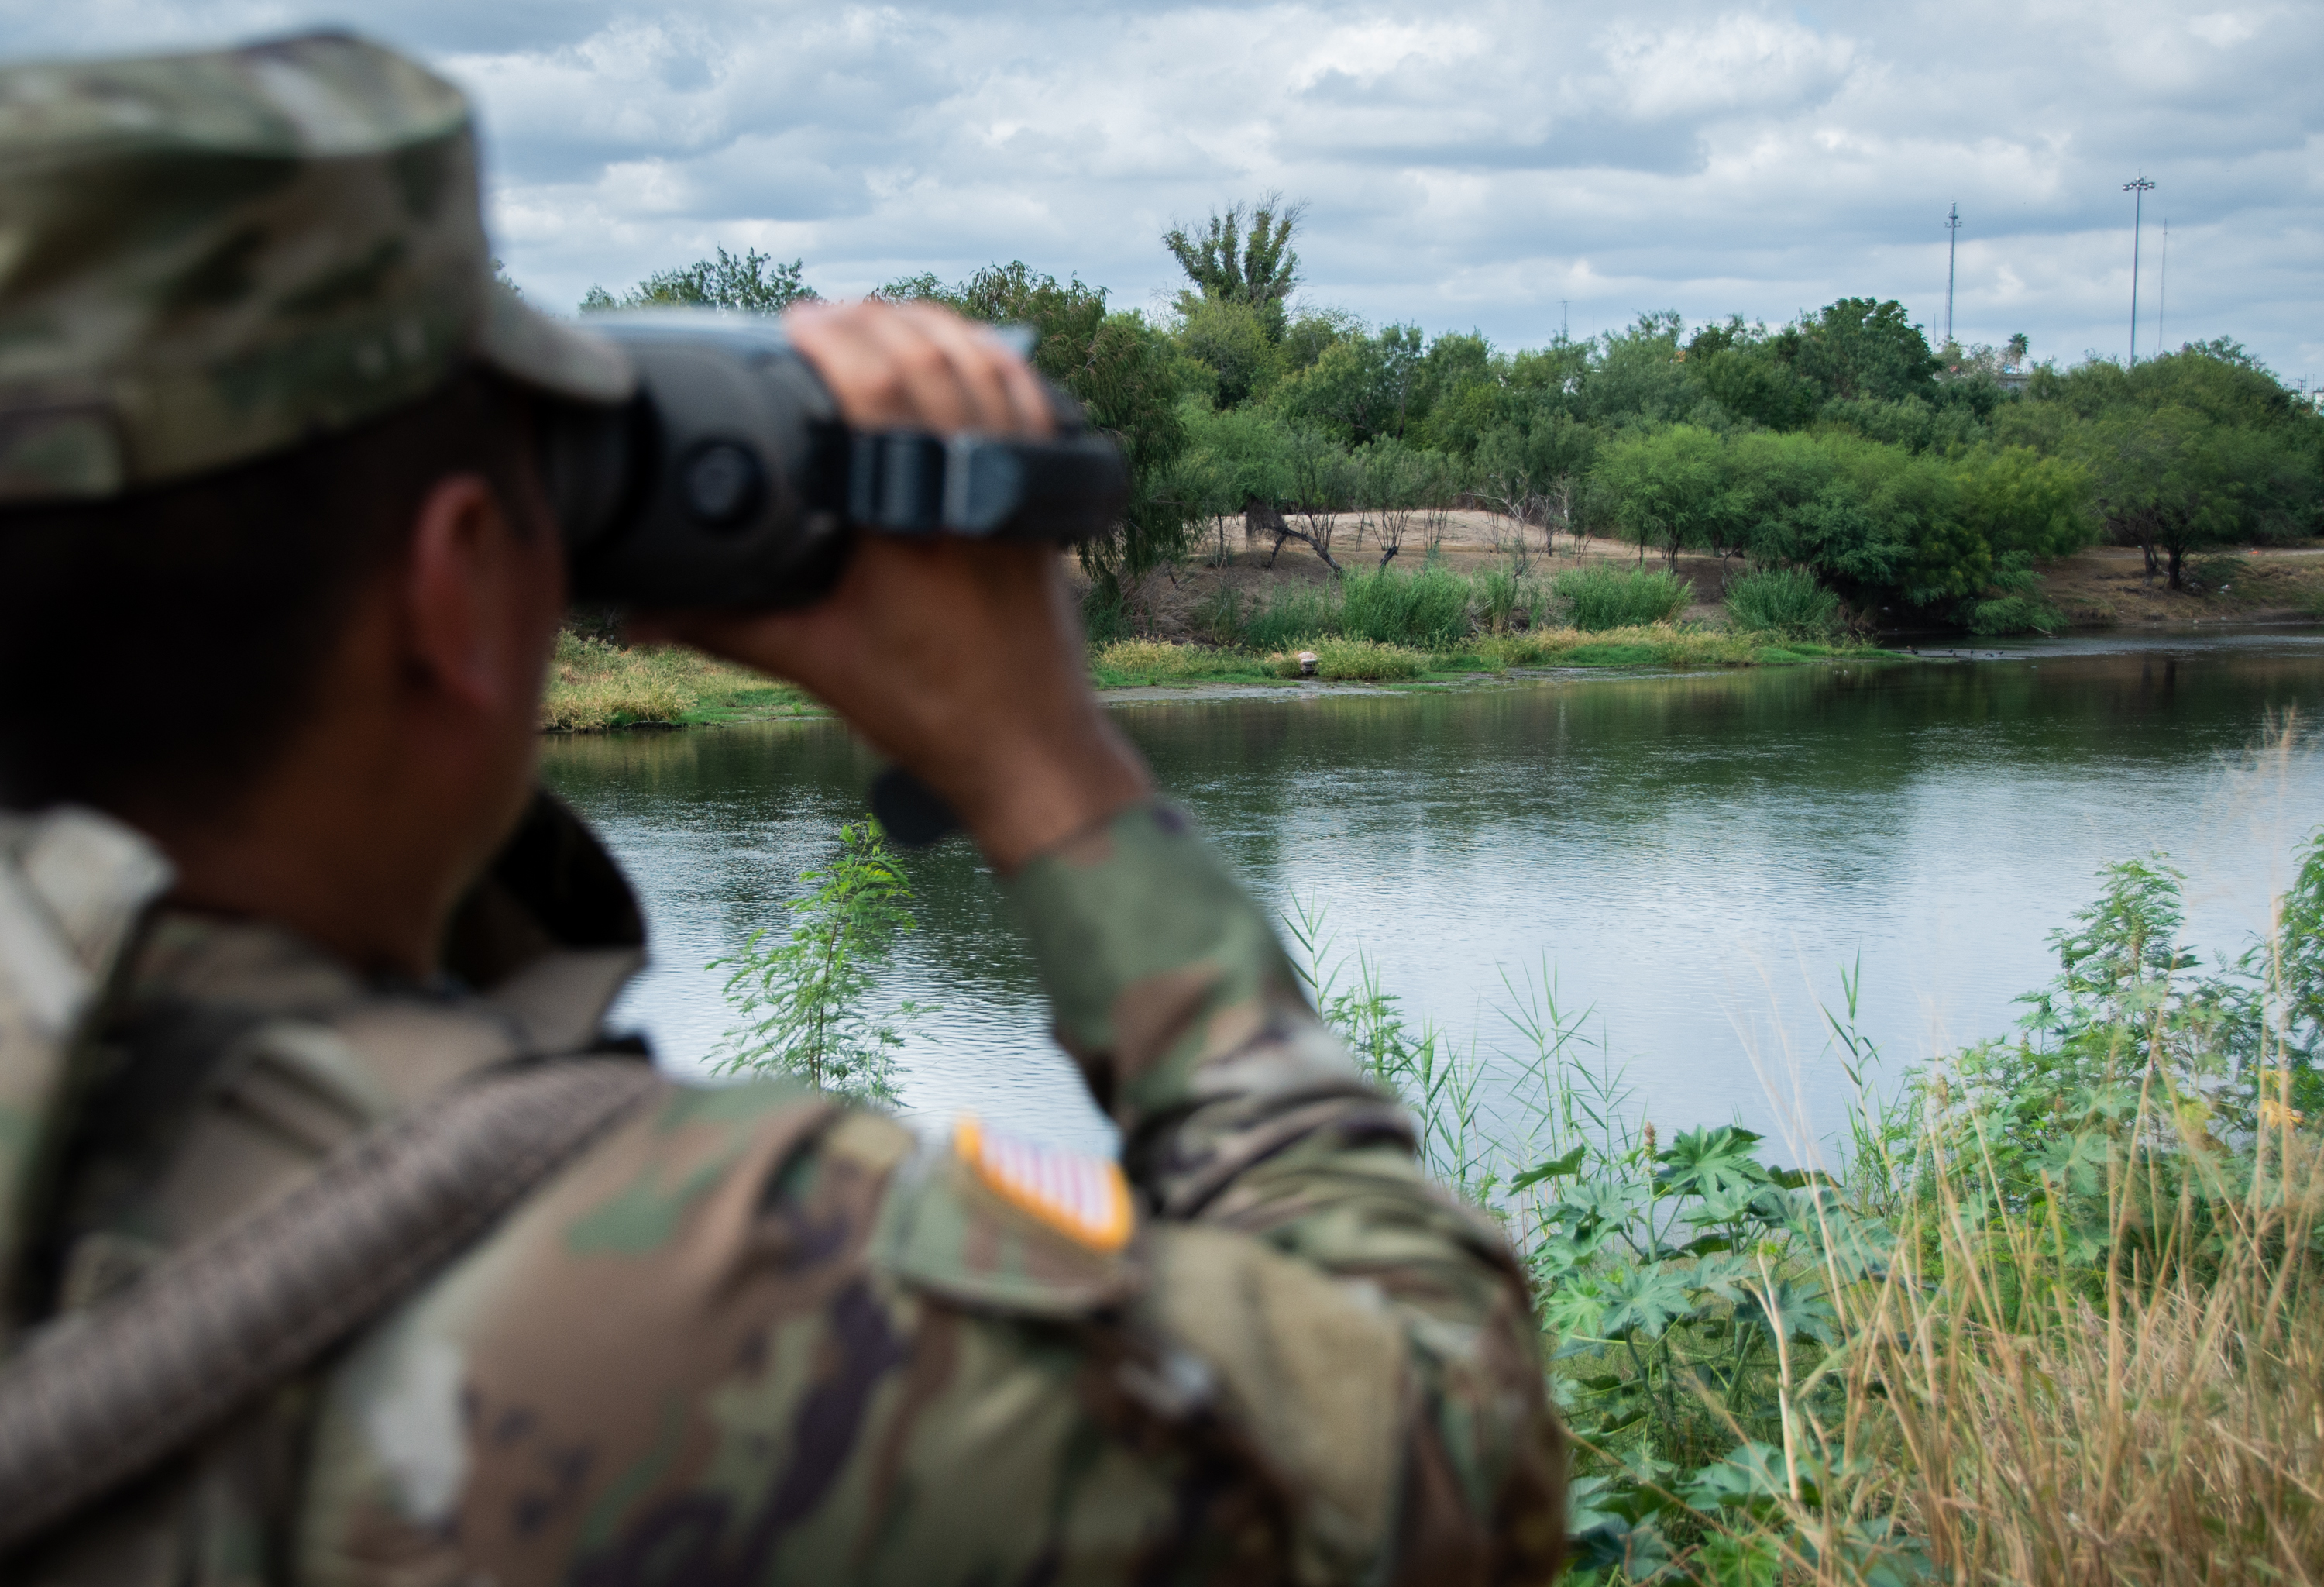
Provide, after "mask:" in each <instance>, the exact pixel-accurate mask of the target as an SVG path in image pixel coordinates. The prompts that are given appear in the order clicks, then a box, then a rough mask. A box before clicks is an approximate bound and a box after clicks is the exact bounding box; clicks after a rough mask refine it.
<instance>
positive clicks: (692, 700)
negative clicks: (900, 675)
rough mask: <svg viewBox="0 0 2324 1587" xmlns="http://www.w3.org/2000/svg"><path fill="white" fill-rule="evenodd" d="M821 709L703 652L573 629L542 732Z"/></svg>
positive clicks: (543, 713) (555, 666) (560, 643)
mask: <svg viewBox="0 0 2324 1587" xmlns="http://www.w3.org/2000/svg"><path fill="white" fill-rule="evenodd" d="M817 709H819V707H817V706H816V705H815V703H814V701H812V700H811V699H809V698H808V697H807V696H806V695H804V694H802V693H801V692H800V691H798V689H795V688H793V687H790V686H789V685H788V684H782V683H777V682H775V681H773V680H772V679H770V678H761V676H759V674H757V673H755V672H752V671H750V670H749V669H746V668H742V667H730V666H727V665H726V664H725V663H724V662H721V661H714V660H711V659H710V658H709V657H707V656H705V655H702V654H701V653H699V652H698V651H695V650H683V649H678V648H675V647H659V646H653V647H648V646H637V647H631V646H625V645H618V644H614V643H613V642H612V641H608V640H603V639H597V638H594V637H592V636H590V635H587V634H581V633H575V632H571V631H570V630H567V631H566V632H561V633H559V634H558V636H557V650H556V651H555V653H554V654H553V655H552V656H551V657H550V658H549V686H548V687H547V688H546V689H545V690H543V691H542V694H541V700H540V725H541V729H542V731H544V732H548V733H602V732H604V731H605V730H607V729H609V728H615V727H677V726H682V725H689V724H697V723H706V722H737V721H756V720H760V719H761V718H765V717H770V716H796V715H804V714H808V713H812V712H815V711H816V710H817Z"/></svg>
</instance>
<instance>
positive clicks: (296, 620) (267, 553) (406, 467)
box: [0, 369, 530, 817]
mask: <svg viewBox="0 0 2324 1587" xmlns="http://www.w3.org/2000/svg"><path fill="white" fill-rule="evenodd" d="M526 407H527V403H526V401H525V399H524V397H523V396H522V394H521V392H520V391H519V390H518V388H516V387H514V386H512V385H510V384H508V383H506V382H504V381H503V380H501V379H500V378H499V377H497V376H495V375H493V374H488V373H486V372H484V371H483V370H480V369H476V370H470V371H468V372H466V373H464V374H461V375H459V376H458V377H457V378H456V379H455V380H454V381H453V382H452V383H450V384H448V385H447V386H444V387H442V388H439V389H438V391H437V392H435V394H433V395H432V396H429V397H428V398H427V399H425V400H423V401H420V402H417V403H414V404H413V405H411V406H410V407H408V408H403V409H400V410H398V411H395V412H393V413H391V414H389V415H387V416H386V417H384V418H382V419H378V420H373V421H371V422H369V423H366V424H364V425H363V426H361V427H359V428H356V429H350V430H347V431H345V432H343V433H341V434H337V435H333V436H328V437H324V438H318V439H317V440H315V441H313V442H310V443H309V444H308V445H306V446H302V447H298V448H296V449H294V450H292V451H289V452H283V453H279V454H276V455H274V456H272V457H263V458H261V459H259V460H258V461H257V462H254V463H249V464H244V465H242V466H238V467H235V468H230V469H225V470H221V471H220V472H218V473H216V474H211V475H202V476H200V477H198V478H195V479H190V480H186V481H183V482H181V483H177V484H169V485H166V486H162V487H160V488H157V489H153V490H149V491H143V492H140V493H138V494H134V495H130V496H124V497H119V498H115V499H113V500H107V501H98V502H75V503H54V504H48V503H43V504H41V505H37V506H31V507H11V508H6V509H0V804H6V805H10V806H14V807H17V808H20V809H35V808H39V807H42V806H46V805H51V804H56V803H60V802H65V801H70V802H74V803H79V804H86V805H92V806H95V807H98V808H100V809H107V810H114V811H121V810H124V808H125V807H132V806H135V807H153V806H155V805H160V806H161V807H166V808H169V809H171V810H173V811H183V812H186V813H188V814H191V815H195V816H197V817H199V816H203V815H208V814H211V813H215V812H216V811H217V810H220V809H222V808H225V807H228V806H230V805H231V804H232V803H233V801H234V800H235V798H236V797H237V796H238V795H240V794H241V793H243V792H244V790H245V789H247V788H249V787H250V786H251V784H252V781H253V780H254V778H255V777H256V776H258V775H259V774H260V773H261V772H263V770H265V769H266V767H267V766H268V764H269V763H270V762H271V761H272V759H273V758H274V757H275V756H276V755H277V754H278V753H279V752H281V750H282V749H283V748H284V747H286V746H287V744H288V743H289V742H290V741H291V737H292V735H293V734H295V733H296V732H297V730H298V729H299V727H300V725H301V724H302V723H303V722H304V721H305V719H306V716H307V715H308V713H309V710H310V709H311V708H312V707H313V706H314V704H315V687H316V684H317V682H318V678H319V676H320V674H321V672H322V669H323V667H324V665H325V663H326V662H327V659H328V657H329V654H330V651H331V648H332V646H333V643H334V642H335V641H336V640H337V636H338V634H339V632H340V631H341V629H342V627H343V626H344V624H345V623H346V618H347V614H348V613H349V611H350V610H351V608H352V606H353V604H354V601H355V596H356V595H357V593H358V592H359V591H360V590H361V589H362V588H363V586H364V584H365V582H366V581H367V580H368V579H369V578H370V577H373V576H374V575H376V574H377V573H379V572H380V571H382V570H383V568H385V567H388V566H390V565H392V563H394V562H395V561H397V560H398V559H400V558H401V556H402V554H403V552H404V550H405V549H406V547H407V546H408V545H409V543H410V531H411V526H412V523H413V521H414V519H415V518H416V517H417V515H418V512H419V510H420V503H421V502H422V501H423V500H424V499H425V497H426V495H427V493H428V492H429V489H430V488H432V487H433V486H434V485H435V484H436V483H437V482H438V481H439V480H441V479H442V478H444V476H445V475H449V474H456V473H461V472H466V471H471V470H473V471H476V472H480V473H482V474H484V475H485V476H486V477H487V478H488V479H490V480H492V482H493V484H494V486H495V488H497V489H498V490H500V492H501V493H502V496H503V500H504V501H508V502H509V503H511V511H512V518H513V519H514V520H515V521H518V522H519V524H520V526H522V525H523V524H524V522H525V520H523V518H522V516H521V508H519V507H518V506H517V505H516V503H517V502H518V501H519V500H520V497H519V496H518V495H517V494H516V493H517V491H518V490H519V489H520V487H521V470H523V469H524V468H526V467H528V466H530V423H529V415H528V414H527V413H526V411H525V409H526Z"/></svg>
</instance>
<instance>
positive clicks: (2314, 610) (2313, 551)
mask: <svg viewBox="0 0 2324 1587" xmlns="http://www.w3.org/2000/svg"><path fill="white" fill-rule="evenodd" d="M1518 532H1519V531H1518V528H1517V526H1516V525H1514V524H1512V522H1511V521H1509V520H1508V519H1506V518H1503V517H1500V516H1499V515H1498V514H1495V513H1490V512H1451V513H1446V514H1444V515H1443V519H1442V521H1440V522H1438V523H1436V524H1434V525H1432V524H1431V523H1430V521H1429V520H1428V518H1427V516H1426V515H1425V514H1415V515H1414V520H1413V522H1412V524H1411V526H1410V528H1409V529H1407V530H1406V533H1405V537H1404V544H1403V549H1401V550H1400V551H1399V552H1398V553H1397V558H1396V564H1397V566H1399V567H1417V566H1418V565H1419V563H1420V560H1421V558H1423V557H1424V556H1425V554H1426V552H1427V549H1428V541H1429V539H1430V537H1431V536H1432V534H1434V535H1436V536H1437V537H1439V539H1440V542H1441V546H1442V550H1443V558H1444V561H1445V563H1446V565H1447V566H1449V567H1452V570H1453V571H1455V572H1457V573H1462V574H1473V573H1478V572H1481V571H1483V570H1484V569H1486V568H1488V567H1499V566H1507V565H1508V564H1509V562H1510V561H1511V560H1512V559H1513V555H1514V554H1515V553H1516V551H1517V535H1518ZM1522 533H1523V536H1524V540H1523V548H1524V549H1523V552H1522V557H1523V559H1524V560H1526V562H1527V563H1529V565H1530V571H1531V572H1532V573H1533V574H1534V575H1535V577H1543V576H1545V575H1548V574H1550V573H1551V572H1553V571H1554V570H1555V569H1556V568H1560V567H1572V566H1573V564H1574V563H1575V561H1576V560H1580V559H1587V560H1590V561H1607V562H1618V563H1622V564H1625V565H1631V564H1635V563H1636V562H1637V559H1638V549H1637V547H1636V546H1632V545H1627V544H1624V543H1623V542H1621V541H1619V540H1597V539H1593V540H1587V541H1582V542H1579V543H1577V542H1576V541H1574V540H1571V539H1568V538H1566V537H1565V536H1563V535H1561V536H1559V537H1558V538H1557V543H1556V550H1555V552H1554V555H1552V554H1549V553H1546V552H1545V550H1544V549H1543V547H1544V540H1543V532H1542V531H1541V529H1540V528H1539V527H1538V526H1535V525H1527V526H1525V527H1524V529H1523V531H1522ZM1269 548H1270V541H1269V540H1268V539H1261V540H1257V541H1251V540H1245V539H1244V537H1243V531H1242V523H1241V521H1240V519H1230V520H1229V521H1227V524H1226V534H1225V537H1224V540H1223V542H1222V540H1221V539H1220V537H1219V535H1218V534H1217V533H1216V532H1215V531H1211V532H1206V533H1205V534H1204V535H1203V536H1202V537H1201V539H1200V540H1199V541H1198V543H1197V544H1196V545H1195V546H1194V549H1192V551H1191V552H1190V553H1189V555H1188V558H1187V562H1186V565H1185V566H1184V567H1177V568H1175V569H1168V570H1165V571H1162V572H1157V573H1156V574H1154V575H1152V576H1151V577H1149V578H1148V581H1147V588H1146V589H1145V590H1144V591H1143V592H1141V594H1140V599H1141V600H1142V602H1143V603H1144V604H1147V605H1148V606H1149V607H1150V609H1151V611H1152V614H1153V623H1154V632H1156V634H1157V636H1158V637H1160V638H1164V639H1185V638H1187V637H1189V634H1190V632H1191V630H1190V627H1189V620H1190V618H1191V616H1192V614H1194V610H1195V609H1196V608H1197V607H1198V606H1200V605H1201V604H1203V602H1205V601H1207V600H1209V599H1210V598H1211V597H1212V596H1213V595H1214V594H1215V593H1216V592H1217V591H1218V590H1219V589H1220V588H1221V587H1222V586H1234V587H1238V588H1240V589H1242V590H1243V591H1244V592H1245V598H1246V600H1253V599H1258V600H1263V599H1265V593H1266V592H1267V591H1268V590H1269V589H1272V588H1275V587H1277V586H1282V585H1285V584H1288V583H1292V582H1295V581H1305V582H1307V583H1313V584H1321V583H1323V582H1324V581H1326V580H1328V579H1329V578H1330V577H1332V572H1331V569H1330V568H1328V567H1325V566H1324V565H1323V559H1322V558H1319V557H1317V556H1316V555H1315V553H1314V551H1313V550H1311V549H1308V548H1307V546H1306V545H1305V544H1304V543H1302V542H1301V541H1298V540H1285V541H1284V542H1283V548H1282V550H1281V552H1280V553H1279V554H1278V555H1277V556H1276V558H1274V566H1273V567H1268V550H1269ZM1222 549H1223V551H1224V553H1225V558H1226V560H1225V563H1224V565H1223V566H1220V565H1216V564H1215V562H1214V558H1217V557H1218V555H1219V554H1220V552H1221V551H1222ZM1331 549H1332V555H1333V557H1334V558H1336V559H1337V560H1338V561H1339V563H1340V566H1341V567H1372V566H1376V565H1377V564H1378V563H1379V557H1380V552H1381V551H1382V550H1383V549H1385V547H1384V544H1383V542H1382V540H1381V538H1380V531H1379V526H1378V525H1376V524H1372V523H1368V522H1366V521H1362V520H1361V519H1360V518H1359V517H1358V516H1357V515H1356V514H1354V513H1349V514H1346V515H1345V516H1343V517H1342V518H1341V519H1340V521H1338V523H1337V524H1336V525H1334V526H1333V531H1332V540H1331ZM1647 563H1648V565H1649V566H1660V565H1661V563H1662V558H1660V557H1658V556H1655V555H1654V554H1653V553H1651V552H1650V553H1648V556H1647ZM1743 568H1744V564H1743V563H1742V562H1741V561H1739V560H1735V559H1725V560H1722V559H1721V558H1716V557H1707V556H1702V555H1700V554H1696V553H1692V552H1689V553H1685V554H1683V555H1681V556H1680V558H1679V559H1678V572H1679V574H1680V576H1681V577H1684V578H1686V579H1687V580H1688V581H1690V582H1691V583H1692V585H1693V586H1694V588H1695V604H1694V605H1693V606H1692V607H1691V608H1689V609H1688V612H1687V614H1686V615H1687V616H1689V617H1691V618H1694V619H1696V620H1699V621H1701V622H1704V623H1712V624H1718V623H1723V622H1724V621H1725V617H1726V614H1725V610H1724V608H1723V607H1722V606H1721V605H1720V590H1721V588H1722V586H1724V584H1725V582H1726V580H1727V579H1728V578H1729V577H1732V576H1734V575H1737V574H1739V573H1741V572H1742V571H1743ZM2189 570H2190V577H2191V578H2192V579H2193V581H2194V582H2195V583H2196V584H2199V585H2200V586H2203V587H2201V588H2200V589H2190V590H2186V591H2174V590H2172V589H2170V588H2169V587H2168V586H2165V585H2164V583H2163V579H2162V578H2161V577H2155V578H2153V579H2151V580H2150V579H2149V578H2147V577H2146V575H2145V562H2144V558H2142V557H2141V556H2140V554H2139V553H2138V552H2137V551H2136V550H2135V549H2121V548H2116V547H2112V546H2106V547H2098V548H2094V549H2090V550H2087V551H2083V552H2080V553H2079V554H2077V555H2075V556H2072V557H2068V558H2063V559H2061V560H2060V561H2058V562H2056V563H2053V564H2051V565H2049V566H2047V567H2044V568H2043V583H2044V585H2045V587H2046V589H2047V591H2048V594H2049V597H2050V600H2051V602H2052V604H2054V605H2056V606H2057V607H2058V609H2059V610H2060V611H2061V612H2062V613H2064V614H2065V615H2066V617H2067V619H2068V620H2069V621H2070V623H2072V624H2073V625H2074V626H2076V627H2078V628H2079V627H2091V628H2112V627H2124V626H2138V627H2147V626H2169V625H2172V624H2178V623H2217V622H2222V621H2234V622H2239V623H2260V622H2293V621H2302V620H2308V621H2313V620H2315V619H2316V618H2318V617H2319V614H2324V546H2309V547H2299V548H2292V549H2267V550H2264V551H2260V552H2258V553H2256V554H2254V553H2252V552H2249V551H2247V550H2246V549H2242V548H2226V547H2223V548H2221V549H2219V550H2218V551H2213V552H2205V553H2200V554H2198V555H2197V556H2195V557H2193V558H2190V559H2189Z"/></svg>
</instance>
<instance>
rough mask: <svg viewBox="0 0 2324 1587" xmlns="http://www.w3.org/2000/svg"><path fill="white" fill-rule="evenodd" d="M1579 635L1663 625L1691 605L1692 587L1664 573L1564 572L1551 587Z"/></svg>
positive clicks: (1604, 567)
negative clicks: (1580, 632)
mask: <svg viewBox="0 0 2324 1587" xmlns="http://www.w3.org/2000/svg"><path fill="white" fill-rule="evenodd" d="M1553 587H1554V589H1555V591H1556V593H1557V598H1558V599H1559V600H1561V601H1564V602H1566V603H1567V604H1568V606H1569V607H1570V610H1571V616H1572V623H1573V626H1574V627H1576V628H1580V629H1588V630H1593V631H1594V630H1597V629H1605V628H1637V627H1642V626H1644V625H1646V624H1647V623H1668V622H1669V621H1671V619H1673V618H1674V617H1676V616H1677V615H1678V614H1680V613H1681V612H1683V611H1685V610H1686V607H1687V603H1688V602H1690V601H1692V600H1693V599H1694V586H1692V585H1691V584H1689V583H1688V582H1687V581H1686V580H1684V579H1683V578H1681V577H1678V576H1677V575H1676V574H1674V573H1672V572H1669V571H1668V570H1666V569H1665V568H1660V567H1656V568H1653V569H1647V568H1642V567H1614V566H1612V565H1610V564H1609V563H1604V562H1600V563H1593V564H1592V565H1591V566H1589V567H1572V568H1568V569H1567V570H1566V571H1565V572H1563V573H1561V574H1559V575H1558V576H1557V582H1556V584H1555V585H1554V586H1553Z"/></svg>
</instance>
